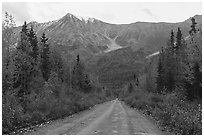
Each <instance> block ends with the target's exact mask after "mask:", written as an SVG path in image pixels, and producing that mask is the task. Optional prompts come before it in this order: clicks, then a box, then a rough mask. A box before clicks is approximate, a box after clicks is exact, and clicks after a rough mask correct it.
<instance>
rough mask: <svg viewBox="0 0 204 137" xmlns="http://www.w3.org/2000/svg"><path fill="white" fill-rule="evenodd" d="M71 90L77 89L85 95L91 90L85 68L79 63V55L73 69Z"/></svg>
mask: <svg viewBox="0 0 204 137" xmlns="http://www.w3.org/2000/svg"><path fill="white" fill-rule="evenodd" d="M72 88H75V89H78V90H80V91H83V92H85V93H88V92H90V90H91V83H90V80H89V78H88V75H87V74H85V68H84V65H83V63H82V62H81V61H80V57H79V55H77V59H76V65H75V66H74V68H73V73H72Z"/></svg>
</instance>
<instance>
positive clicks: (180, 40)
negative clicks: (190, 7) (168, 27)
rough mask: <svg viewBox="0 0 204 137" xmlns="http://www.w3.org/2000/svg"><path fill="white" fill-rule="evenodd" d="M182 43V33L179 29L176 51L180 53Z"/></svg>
mask: <svg viewBox="0 0 204 137" xmlns="http://www.w3.org/2000/svg"><path fill="white" fill-rule="evenodd" d="M181 43H182V33H181V30H180V28H178V31H177V35H176V45H175V50H176V51H178V50H179V48H180V47H181Z"/></svg>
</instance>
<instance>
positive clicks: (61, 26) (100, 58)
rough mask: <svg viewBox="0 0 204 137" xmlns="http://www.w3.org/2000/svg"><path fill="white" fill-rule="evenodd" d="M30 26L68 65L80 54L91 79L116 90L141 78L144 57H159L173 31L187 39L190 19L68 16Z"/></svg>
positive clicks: (18, 31) (17, 36) (200, 21)
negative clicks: (109, 19) (117, 20)
mask: <svg viewBox="0 0 204 137" xmlns="http://www.w3.org/2000/svg"><path fill="white" fill-rule="evenodd" d="M194 18H195V20H196V22H197V23H198V24H197V28H202V16H201V15H196V16H194ZM30 25H33V27H34V30H35V31H36V33H37V36H38V38H40V37H41V35H42V33H43V32H45V34H46V36H47V37H48V38H49V41H48V42H49V44H50V45H51V48H54V49H55V50H57V51H58V52H59V53H60V54H61V55H62V57H63V58H64V59H66V60H67V61H68V62H69V61H72V60H73V59H74V58H75V57H76V55H77V54H79V55H80V58H81V59H82V60H83V61H84V62H85V65H86V68H87V71H88V72H90V73H89V74H91V75H92V77H93V78H92V79H96V80H98V81H99V82H100V83H103V84H104V85H106V86H110V87H118V86H122V85H124V84H126V83H127V82H129V81H131V80H132V79H133V75H134V74H136V75H140V74H141V73H143V72H144V71H145V70H144V68H145V62H146V57H149V56H148V55H150V56H152V55H156V54H158V53H159V52H158V51H159V50H160V49H161V47H162V46H166V42H167V39H169V37H170V32H171V30H172V29H173V30H174V32H175V35H176V32H177V29H178V27H180V29H181V31H182V34H183V37H184V38H186V37H188V35H189V30H190V26H191V20H190V18H189V19H187V20H185V21H183V22H179V23H164V22H160V23H149V22H136V23H131V24H120V25H118V24H117V25H116V24H109V23H105V22H103V21H100V20H97V19H94V18H89V19H87V20H84V19H82V18H77V17H76V16H74V15H72V14H67V15H65V16H64V17H62V18H60V19H58V20H55V21H50V22H45V23H37V22H30V23H29V24H28V26H29V27H30ZM20 31H21V26H19V27H17V28H15V29H14V34H13V36H12V38H13V42H14V43H16V41H17V39H18V38H19V36H20V35H19V33H20ZM152 53H153V54H152ZM70 63H71V62H70Z"/></svg>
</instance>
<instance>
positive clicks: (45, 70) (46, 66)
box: [40, 33, 50, 81]
mask: <svg viewBox="0 0 204 137" xmlns="http://www.w3.org/2000/svg"><path fill="white" fill-rule="evenodd" d="M40 40H41V43H42V53H41V72H42V76H43V78H44V80H45V81H48V79H49V75H50V58H49V54H50V51H49V44H48V43H47V41H48V38H46V36H45V33H43V34H42V37H41V38H40Z"/></svg>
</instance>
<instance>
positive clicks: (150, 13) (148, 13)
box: [142, 8, 159, 21]
mask: <svg viewBox="0 0 204 137" xmlns="http://www.w3.org/2000/svg"><path fill="white" fill-rule="evenodd" d="M142 11H143V12H144V13H146V14H147V15H148V16H149V17H151V18H152V19H153V20H155V21H156V20H158V19H159V17H158V16H157V15H155V14H153V12H152V11H151V10H150V9H148V8H144V9H142Z"/></svg>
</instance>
